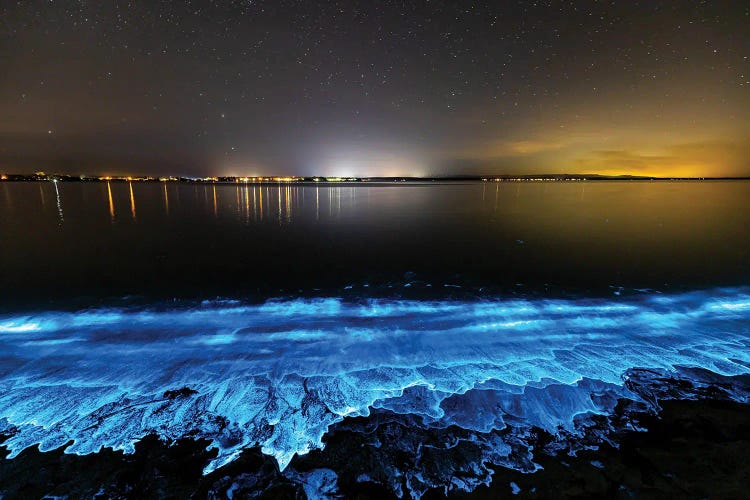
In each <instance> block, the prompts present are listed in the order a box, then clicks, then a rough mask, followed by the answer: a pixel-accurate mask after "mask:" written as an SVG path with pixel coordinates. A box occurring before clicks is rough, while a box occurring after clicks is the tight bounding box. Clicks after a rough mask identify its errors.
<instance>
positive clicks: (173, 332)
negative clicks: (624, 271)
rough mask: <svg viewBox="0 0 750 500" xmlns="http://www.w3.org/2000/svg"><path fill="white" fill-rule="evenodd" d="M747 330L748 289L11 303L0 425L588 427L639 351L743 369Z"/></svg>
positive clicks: (231, 450) (39, 434)
mask: <svg viewBox="0 0 750 500" xmlns="http://www.w3.org/2000/svg"><path fill="white" fill-rule="evenodd" d="M749 347H750V293H749V291H748V290H747V289H724V290H714V291H711V292H695V293H689V294H682V295H676V296H665V295H658V294H653V295H641V296H637V297H631V298H628V299H624V298H623V299H618V300H617V301H607V300H575V301H566V300H476V301H472V302H458V301H433V302H424V301H406V300H400V301H399V300H380V299H378V300H375V299H373V300H363V301H360V302H346V301H343V300H341V299H338V298H326V299H315V300H302V299H298V300H286V301H282V300H280V301H269V302H267V303H265V304H260V305H245V304H240V303H236V302H227V301H217V302H210V303H203V304H201V305H199V306H196V307H191V308H180V309H171V310H170V309H165V308H160V309H145V310H144V309H128V308H124V309H95V310H86V311H80V312H76V313H67V312H45V313H39V314H29V315H16V316H12V315H11V316H5V317H0V352H1V353H2V354H1V355H0V356H2V357H1V358H0V359H2V362H0V431H3V430H4V431H5V432H6V433H10V434H12V435H11V437H10V438H9V439H8V440H7V441H6V442H5V446H7V447H8V449H9V450H10V451H11V455H10V456H11V457H13V456H15V455H16V454H18V453H19V452H20V451H22V450H23V449H25V448H27V447H30V446H34V445H39V448H40V449H41V450H43V451H44V450H50V449H54V448H57V447H60V446H62V445H64V444H65V443H67V442H69V441H70V440H73V441H74V442H73V444H71V445H70V446H69V447H68V448H67V450H66V451H67V452H68V453H79V454H85V453H92V452H96V451H98V450H100V449H101V448H102V447H111V448H114V449H119V450H124V451H126V452H131V451H133V449H134V448H133V447H134V443H135V442H137V441H138V440H139V439H141V438H142V437H143V436H145V435H147V434H149V433H157V434H159V435H160V436H162V437H164V438H166V439H176V438H179V437H184V436H192V437H203V438H207V439H210V440H211V441H212V443H213V444H212V446H213V447H215V448H217V449H218V457H217V458H216V459H215V460H213V461H212V462H211V463H210V465H209V466H208V468H207V471H210V470H213V469H215V468H217V467H219V466H221V465H223V464H225V463H227V462H229V461H231V460H233V459H234V458H235V457H236V456H237V455H238V454H239V453H240V452H241V451H242V450H243V449H244V448H246V447H249V446H254V445H259V446H261V447H262V450H263V452H264V453H266V454H269V455H272V456H274V457H275V458H276V460H277V461H278V463H279V465H280V467H281V468H282V469H283V468H285V467H286V466H287V464H288V463H289V462H290V460H291V459H292V457H293V456H294V455H295V454H304V453H307V452H309V451H310V450H312V449H314V448H319V447H321V446H322V442H321V439H322V437H323V435H324V434H325V433H326V431H327V430H328V428H329V426H331V425H332V424H334V423H336V422H340V421H342V420H343V419H344V417H346V416H366V415H369V414H370V412H371V411H373V409H384V410H388V411H391V412H394V413H396V414H403V415H414V416H416V417H418V418H419V419H420V421H421V422H422V423H423V425H425V426H427V427H432V428H447V427H448V426H452V425H453V426H458V427H460V428H462V429H468V430H471V431H476V432H477V433H486V432H488V431H490V430H493V429H502V428H503V427H504V426H505V425H506V424H508V423H510V422H514V423H516V424H517V423H519V422H521V423H523V424H524V425H529V426H531V425H534V426H539V427H542V428H544V429H546V430H547V431H549V432H550V433H552V434H555V433H560V432H575V429H574V420H575V418H576V416H579V415H581V414H586V413H595V414H607V413H609V412H611V411H612V408H613V407H614V405H615V403H616V400H617V398H619V397H627V398H631V399H638V397H639V396H638V395H635V394H632V393H631V392H630V391H629V390H628V389H627V387H626V385H625V381H624V379H623V375H624V374H625V372H626V371H627V370H629V369H631V368H634V367H647V368H654V369H664V370H668V371H671V370H674V369H675V368H676V367H681V366H687V367H700V368H703V369H706V370H710V371H711V372H713V373H716V374H719V375H725V376H732V375H740V374H746V373H749V372H750V349H749ZM183 388H189V390H182V391H179V390H180V389H183ZM735 397H736V398H738V399H741V398H744V397H745V396H744V395H741V394H738V395H736V396H735ZM487 446H488V448H487V449H488V450H490V451H489V452H488V453H490V454H491V456H488V457H485V458H490V459H492V461H494V462H495V463H504V464H505V465H508V466H514V464H513V461H512V460H511V459H510V458H509V453H510V446H509V445H508V444H507V443H503V442H499V441H497V440H496V441H494V442H492V443H490V444H488V445H487ZM480 465H481V464H480ZM471 487H473V486H472V485H469V486H466V488H467V489H470V488H471Z"/></svg>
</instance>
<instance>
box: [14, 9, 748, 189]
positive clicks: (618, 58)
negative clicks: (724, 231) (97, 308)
mask: <svg viewBox="0 0 750 500" xmlns="http://www.w3.org/2000/svg"><path fill="white" fill-rule="evenodd" d="M749 58H750V3H748V2H742V1H737V0H733V1H716V2H702V1H669V2H666V1H660V0H648V1H636V0H616V1H615V0H611V1H586V0H581V1H570V2H563V1H551V2H543V1H538V2H536V1H526V0H524V1H500V0H496V1H493V2H461V1H437V0H431V1H414V2H408V1H403V0H402V1H392V0H363V1H357V0H351V1H329V2H322V1H313V0H307V1H290V0H272V1H264V0H255V1H250V0H245V1H214V2H195V1H186V2H169V1H152V0H148V1H136V0H133V1H130V2H128V1H113V0H97V1H76V0H46V1H22V0H21V1H15V0H13V1H11V0H7V1H3V2H0V171H5V172H28V171H35V170H45V171H48V172H50V171H51V172H60V173H71V174H80V173H92V174H128V173H132V174H155V175H166V174H171V175H281V174H283V175H341V176H349V175H360V176H367V175H393V176H398V175H415V176H419V175H446V174H480V175H481V174H525V173H562V172H568V173H600V174H633V175H663V176H739V175H743V176H747V175H750V59H749Z"/></svg>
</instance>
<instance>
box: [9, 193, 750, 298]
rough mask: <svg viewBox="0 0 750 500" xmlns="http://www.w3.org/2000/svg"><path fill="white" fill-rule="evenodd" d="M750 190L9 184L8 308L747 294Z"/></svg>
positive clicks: (749, 267)
mask: <svg viewBox="0 0 750 500" xmlns="http://www.w3.org/2000/svg"><path fill="white" fill-rule="evenodd" d="M748 214H750V182H586V183H580V182H574V183H547V182H541V183H498V184H494V183H487V184H483V183H467V184H439V183H430V184H423V185H412V184H409V185H365V186H363V185H342V186H338V185H336V186H333V187H331V186H304V187H302V186H285V185H266V186H262V187H259V186H252V185H251V186H245V185H242V186H235V185H216V186H214V185H209V186H202V185H180V184H173V183H170V184H167V185H164V184H142V183H133V184H129V183H111V185H108V184H106V183H102V184H74V183H59V184H53V183H14V184H11V183H4V184H2V185H0V237H1V238H2V245H1V246H0V299H2V300H1V301H0V303H2V304H4V305H7V304H13V305H14V306H26V305H29V304H33V303H35V302H37V301H39V300H42V301H46V300H49V299H57V300H65V299H70V298H71V297H79V296H86V297H93V298H97V297H102V296H107V297H110V296H111V297H120V296H123V295H126V294H138V295H144V294H145V295H148V296H154V297H160V298H171V297H183V298H193V297H212V296H217V295H219V296H224V297H226V296H231V297H246V296H248V295H249V294H259V296H260V297H263V296H267V295H276V294H278V293H279V291H280V290H284V292H296V291H297V290H299V289H302V290H303V291H305V292H308V291H310V290H311V289H315V288H317V289H323V290H332V289H336V288H340V287H344V286H347V285H352V284H354V285H361V284H365V283H370V284H372V285H377V284H384V283H389V282H403V281H404V280H405V277H404V276H405V273H414V275H411V274H410V275H407V278H406V281H408V280H413V279H418V280H424V281H426V282H430V283H434V284H445V283H459V284H463V285H469V284H470V285H475V286H478V287H496V288H501V289H505V290H507V289H510V288H513V287H518V286H519V285H523V286H524V287H526V288H525V289H524V290H532V291H534V290H536V291H539V290H542V289H544V288H545V286H548V287H556V288H557V289H560V290H565V291H581V292H582V293H587V292H588V293H596V294H601V293H605V294H606V293H608V292H609V291H610V290H611V288H610V287H619V286H624V287H633V288H654V289H659V290H669V289H675V290H689V289H694V288H707V287H715V286H718V285H722V286H723V285H743V284H747V283H749V282H750V223H748V221H749V220H750V216H749V215H748Z"/></svg>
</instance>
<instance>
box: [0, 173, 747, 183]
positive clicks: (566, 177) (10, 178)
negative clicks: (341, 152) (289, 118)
mask: <svg viewBox="0 0 750 500" xmlns="http://www.w3.org/2000/svg"><path fill="white" fill-rule="evenodd" d="M747 180H750V177H650V176H635V175H620V176H611V175H597V174H545V175H493V176H486V175H485V176H480V175H477V176H444V177H326V176H312V177H297V176H271V177H260V176H257V177H225V176H223V177H188V176H179V177H176V176H95V175H77V176H76V175H65V174H46V173H43V172H37V173H34V174H1V175H0V182H50V181H59V182H182V183H196V184H352V183H354V184H360V183H361V184H368V183H372V184H400V183H428V182H562V181H567V182H583V181H668V182H671V181H747Z"/></svg>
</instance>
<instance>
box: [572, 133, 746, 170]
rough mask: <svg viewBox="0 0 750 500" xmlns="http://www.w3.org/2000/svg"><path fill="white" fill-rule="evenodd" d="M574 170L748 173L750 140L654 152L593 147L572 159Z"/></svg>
mask: <svg viewBox="0 0 750 500" xmlns="http://www.w3.org/2000/svg"><path fill="white" fill-rule="evenodd" d="M572 165H573V166H574V168H575V169H576V170H577V171H580V172H584V171H585V172H592V173H603V174H634V175H654V176H685V177H704V176H705V177H709V176H716V177H721V176H747V175H750V141H696V142H689V143H680V144H673V145H669V146H666V147H664V148H662V149H660V150H657V151H655V152H642V151H638V150H635V149H612V150H592V151H589V152H586V153H582V154H580V155H578V156H577V157H576V158H574V160H573V162H572Z"/></svg>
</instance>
